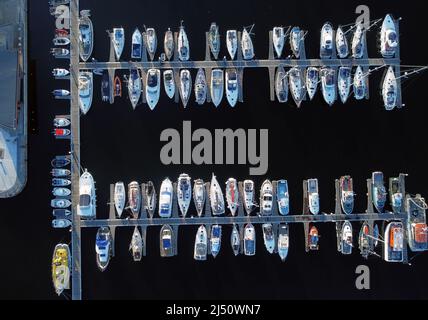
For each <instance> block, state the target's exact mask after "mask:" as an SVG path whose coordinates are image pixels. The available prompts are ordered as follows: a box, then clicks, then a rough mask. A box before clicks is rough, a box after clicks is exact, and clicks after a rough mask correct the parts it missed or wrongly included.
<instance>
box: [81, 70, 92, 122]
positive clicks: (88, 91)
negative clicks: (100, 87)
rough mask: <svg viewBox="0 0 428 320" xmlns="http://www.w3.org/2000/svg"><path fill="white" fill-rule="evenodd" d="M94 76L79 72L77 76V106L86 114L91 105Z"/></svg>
mask: <svg viewBox="0 0 428 320" xmlns="http://www.w3.org/2000/svg"><path fill="white" fill-rule="evenodd" d="M93 86H94V76H93V74H92V72H89V71H88V72H87V71H81V72H80V74H79V106H80V110H81V111H82V113H83V114H87V113H88V111H89V109H90V108H91V105H92V96H93V91H94V90H93Z"/></svg>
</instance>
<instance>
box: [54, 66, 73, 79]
mask: <svg viewBox="0 0 428 320" xmlns="http://www.w3.org/2000/svg"><path fill="white" fill-rule="evenodd" d="M69 74H70V71H68V70H67V69H62V68H55V69H53V70H52V75H53V76H54V77H56V78H64V77H67V76H68V75H69Z"/></svg>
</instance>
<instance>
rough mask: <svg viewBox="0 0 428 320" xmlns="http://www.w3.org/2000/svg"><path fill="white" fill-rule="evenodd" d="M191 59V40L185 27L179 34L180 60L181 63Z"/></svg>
mask: <svg viewBox="0 0 428 320" xmlns="http://www.w3.org/2000/svg"><path fill="white" fill-rule="evenodd" d="M189 58H190V47H189V39H188V38H187V34H186V31H185V30H184V27H183V26H181V27H180V31H179V33H178V59H180V60H181V61H187V60H189Z"/></svg>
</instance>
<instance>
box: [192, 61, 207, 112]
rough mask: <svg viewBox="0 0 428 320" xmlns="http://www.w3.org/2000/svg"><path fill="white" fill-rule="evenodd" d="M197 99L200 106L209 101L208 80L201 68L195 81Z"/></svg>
mask: <svg viewBox="0 0 428 320" xmlns="http://www.w3.org/2000/svg"><path fill="white" fill-rule="evenodd" d="M195 99H196V103H197V104H198V105H203V104H204V103H205V100H206V99H207V80H206V78H205V71H204V69H202V68H199V70H198V73H197V74H196V80H195Z"/></svg>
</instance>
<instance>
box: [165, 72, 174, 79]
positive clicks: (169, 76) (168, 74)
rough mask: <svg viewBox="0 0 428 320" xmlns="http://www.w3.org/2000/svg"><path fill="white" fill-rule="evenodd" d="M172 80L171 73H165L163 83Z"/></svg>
mask: <svg viewBox="0 0 428 320" xmlns="http://www.w3.org/2000/svg"><path fill="white" fill-rule="evenodd" d="M171 80H172V73H170V72H168V73H165V81H171Z"/></svg>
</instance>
